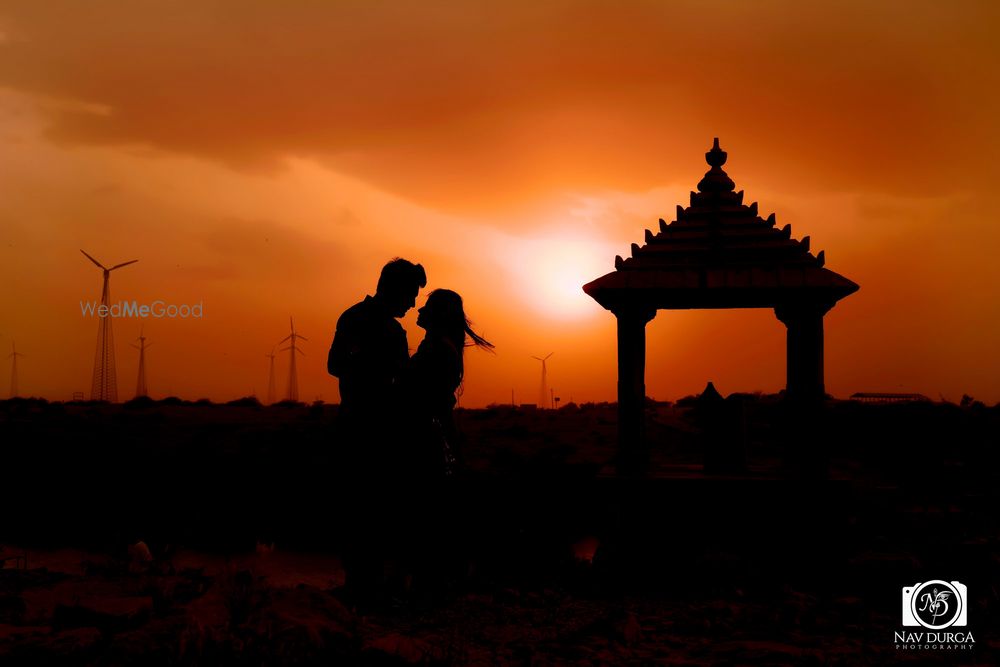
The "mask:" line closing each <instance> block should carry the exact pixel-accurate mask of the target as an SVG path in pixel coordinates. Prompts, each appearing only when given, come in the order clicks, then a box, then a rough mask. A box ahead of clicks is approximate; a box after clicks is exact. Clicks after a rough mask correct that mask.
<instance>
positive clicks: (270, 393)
mask: <svg viewBox="0 0 1000 667" xmlns="http://www.w3.org/2000/svg"><path fill="white" fill-rule="evenodd" d="M264 356H265V357H268V358H269V359H270V360H271V368H270V370H268V372H267V404H268V405H271V404H272V403H274V399H275V396H277V394H278V391H277V388H276V387H275V383H274V357H275V354H274V348H273V347H272V348H271V353H270V354H265V355H264Z"/></svg>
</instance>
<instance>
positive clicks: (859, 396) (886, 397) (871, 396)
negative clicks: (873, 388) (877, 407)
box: [851, 392, 931, 403]
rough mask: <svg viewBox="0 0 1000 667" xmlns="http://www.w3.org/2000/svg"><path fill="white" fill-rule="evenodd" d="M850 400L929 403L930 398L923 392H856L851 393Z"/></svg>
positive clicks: (860, 401) (861, 401)
mask: <svg viewBox="0 0 1000 667" xmlns="http://www.w3.org/2000/svg"><path fill="white" fill-rule="evenodd" d="M851 400H852V401H857V402H858V403H930V402H931V399H929V398H927V397H926V396H924V395H923V394H879V393H871V392H857V393H855V394H851Z"/></svg>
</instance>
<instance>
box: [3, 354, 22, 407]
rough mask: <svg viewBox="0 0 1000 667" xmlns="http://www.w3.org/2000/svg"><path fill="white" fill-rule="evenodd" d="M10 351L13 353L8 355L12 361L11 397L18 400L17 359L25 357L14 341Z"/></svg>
mask: <svg viewBox="0 0 1000 667" xmlns="http://www.w3.org/2000/svg"><path fill="white" fill-rule="evenodd" d="M10 349H11V353H10V354H8V355H7V358H8V359H11V360H12V361H11V364H10V397H11V398H17V358H18V357H23V356H24V355H23V354H21V353H20V352H18V351H17V346H16V345H14V341H11V342H10Z"/></svg>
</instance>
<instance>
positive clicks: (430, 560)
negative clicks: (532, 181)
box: [390, 289, 493, 597]
mask: <svg viewBox="0 0 1000 667" xmlns="http://www.w3.org/2000/svg"><path fill="white" fill-rule="evenodd" d="M417 313H418V316H417V326H419V327H421V328H423V329H424V330H425V331H426V334H425V335H424V340H423V341H422V342H421V343H420V346H419V347H418V348H417V351H416V352H415V353H414V354H413V356H412V357H411V358H410V361H409V363H408V364H407V366H406V368H405V370H404V372H403V373H402V375H401V376H400V377H399V378H398V380H397V383H396V389H397V393H396V396H397V400H398V401H399V402H398V404H397V408H398V409H397V413H396V416H397V418H398V419H399V422H398V424H397V426H398V428H399V429H400V436H399V438H398V439H397V447H398V455H397V456H396V457H395V459H396V460H395V461H394V462H392V463H390V466H392V467H394V468H395V470H394V474H395V476H396V480H395V481H396V482H397V484H395V485H394V486H395V487H396V492H397V493H399V494H400V495H399V496H398V497H397V498H396V500H398V501H399V502H398V504H397V507H398V512H397V513H396V516H395V521H396V522H397V523H396V525H395V526H393V527H392V532H393V533H394V534H395V535H396V537H397V539H399V540H400V543H399V552H398V554H399V556H400V557H401V558H402V560H403V569H404V571H407V572H408V573H409V577H410V582H411V583H410V585H409V586H408V588H409V594H410V595H413V594H416V595H417V596H418V597H420V596H425V595H430V596H435V595H439V594H441V593H443V592H444V590H445V589H446V588H447V587H448V583H447V582H448V581H449V580H451V581H454V580H455V579H456V578H457V577H460V576H461V574H460V572H461V568H462V566H463V564H464V563H465V560H464V556H463V551H464V549H463V547H462V544H461V540H460V539H459V537H460V531H458V530H456V529H457V528H458V527H459V526H462V525H466V523H465V521H464V519H463V517H462V513H463V511H464V510H463V508H462V506H461V505H462V504H461V503H459V502H456V497H455V496H454V491H455V490H456V487H455V482H456V479H455V478H456V477H458V474H457V473H458V472H459V465H460V460H461V456H460V454H459V448H458V440H457V434H458V432H457V429H456V428H455V422H454V417H453V414H452V412H453V409H454V407H455V403H456V398H455V392H456V391H458V390H459V387H461V385H462V378H463V376H464V364H463V352H464V350H465V347H466V346H471V345H475V346H476V347H480V348H483V349H486V350H492V349H493V344H492V343H490V342H489V341H487V340H486V339H484V338H483V337H482V336H480V335H479V334H477V333H476V332H475V331H473V330H472V327H471V326H470V324H469V320H468V319H467V318H466V316H465V309H464V307H463V305H462V297H461V296H459V295H458V294H456V293H455V292H453V291H451V290H447V289H438V290H434V291H433V292H431V293H430V294H429V295H428V296H427V302H426V303H425V304H424V306H423V307H422V308H420V309H419V310H418V311H417Z"/></svg>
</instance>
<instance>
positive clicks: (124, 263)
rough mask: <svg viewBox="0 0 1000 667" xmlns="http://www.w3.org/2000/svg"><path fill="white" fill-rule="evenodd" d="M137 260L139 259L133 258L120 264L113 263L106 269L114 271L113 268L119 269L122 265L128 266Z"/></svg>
mask: <svg viewBox="0 0 1000 667" xmlns="http://www.w3.org/2000/svg"><path fill="white" fill-rule="evenodd" d="M138 261H139V260H137V259H133V260H132V261H131V262H122V263H121V264H115V265H114V266H112V267H111V268H110V269H108V271H114V270H115V269H120V268H122V267H123V266H128V265H129V264H135V263H136V262H138Z"/></svg>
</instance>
